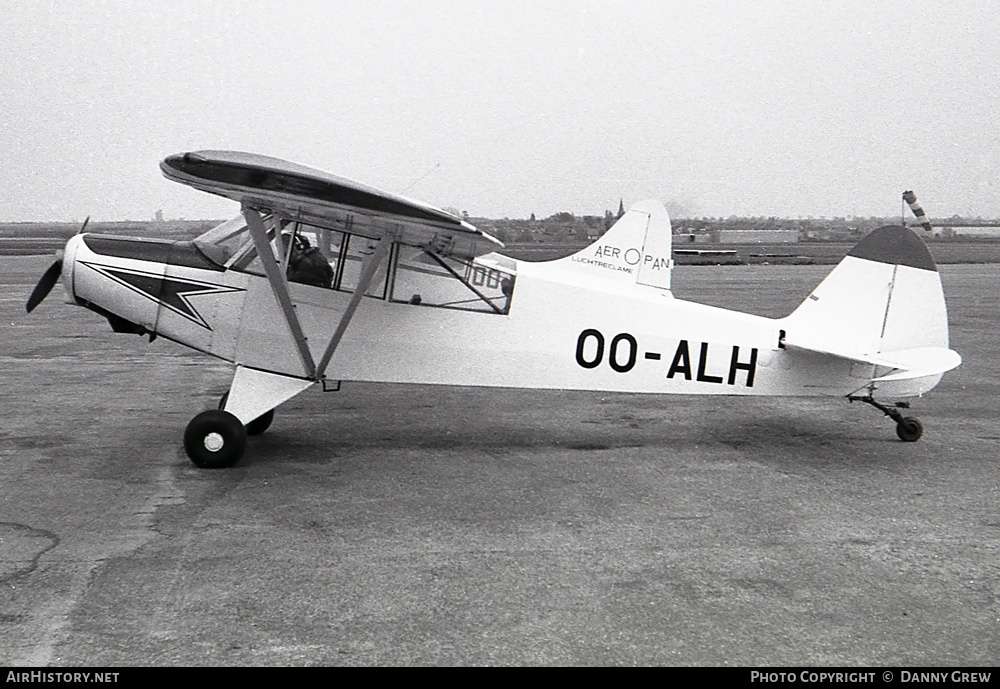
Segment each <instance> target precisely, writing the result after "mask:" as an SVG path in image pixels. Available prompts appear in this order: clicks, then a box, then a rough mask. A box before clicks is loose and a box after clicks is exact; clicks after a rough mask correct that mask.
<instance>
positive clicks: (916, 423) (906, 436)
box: [896, 416, 924, 443]
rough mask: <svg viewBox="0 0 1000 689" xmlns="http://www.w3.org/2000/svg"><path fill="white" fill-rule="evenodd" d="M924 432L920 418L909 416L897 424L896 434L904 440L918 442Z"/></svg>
mask: <svg viewBox="0 0 1000 689" xmlns="http://www.w3.org/2000/svg"><path fill="white" fill-rule="evenodd" d="M923 434H924V426H923V424H921V423H920V420H919V419H915V418H913V417H912V416H907V417H906V418H904V419H902V420H900V421H899V423H897V424H896V435H898V436H899V439H900V440H902V441H904V442H907V443H913V442H916V441H918V440H920V436H922V435H923Z"/></svg>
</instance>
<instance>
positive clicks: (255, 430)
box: [219, 392, 274, 435]
mask: <svg viewBox="0 0 1000 689" xmlns="http://www.w3.org/2000/svg"><path fill="white" fill-rule="evenodd" d="M228 399H229V393H228V392H227V393H226V394H225V395H223V396H222V399H221V400H219V409H222V408H223V407H225V406H226V400H228ZM273 421H274V410H273V409H271V410H270V411H266V412H264V413H263V414H261V415H260V416H258V417H257V418H256V419H254V420H253V421H251V422H250V423H248V424H247V435H260V434H261V433H263V432H264V431H266V430H267V429H268V428H270V427H271V423H272V422H273Z"/></svg>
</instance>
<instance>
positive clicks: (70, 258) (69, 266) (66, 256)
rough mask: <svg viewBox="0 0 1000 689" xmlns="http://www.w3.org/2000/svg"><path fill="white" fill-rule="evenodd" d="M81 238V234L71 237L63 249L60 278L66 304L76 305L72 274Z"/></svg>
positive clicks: (81, 241)
mask: <svg viewBox="0 0 1000 689" xmlns="http://www.w3.org/2000/svg"><path fill="white" fill-rule="evenodd" d="M83 237H84V235H82V234H77V235H73V236H72V237H70V239H69V241H68V242H66V248H64V249H63V257H62V276H61V277H62V283H63V287H64V288H65V289H66V303H67V304H75V303H76V293H75V292H74V291H73V272H74V269H75V268H76V254H77V252H78V251H79V249H80V245H81V244H82V243H83Z"/></svg>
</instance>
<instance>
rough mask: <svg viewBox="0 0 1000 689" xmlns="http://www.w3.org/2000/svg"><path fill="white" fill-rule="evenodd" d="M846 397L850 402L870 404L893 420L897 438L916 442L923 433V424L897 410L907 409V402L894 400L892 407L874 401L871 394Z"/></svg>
mask: <svg viewBox="0 0 1000 689" xmlns="http://www.w3.org/2000/svg"><path fill="white" fill-rule="evenodd" d="M847 399H848V400H850V401H851V402H864V403H865V404H870V405H871V406H873V407H875V408H876V409H878V410H879V411H881V412H882V413H883V414H885V415H886V416H888V417H889V418H891V419H892V420H893V421H895V422H896V435H898V436H899V439H900V440H902V441H904V442H907V443H912V442H916V441H917V440H920V436H922V435H923V434H924V426H923V424H921V423H920V420H919V419H917V418H915V417H912V416H903V415H902V414H901V413H900V412H899V410H900V409H909V408H910V403H909V402H896V404H895V406H894V407H888V406H886V405H884V404H882V403H880V402H876V401H875V399H874V398H873V397H872V396H871V395H866V396H864V397H856V396H854V395H848V396H847Z"/></svg>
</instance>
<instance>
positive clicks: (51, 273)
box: [24, 259, 63, 313]
mask: <svg viewBox="0 0 1000 689" xmlns="http://www.w3.org/2000/svg"><path fill="white" fill-rule="evenodd" d="M62 266H63V262H62V259H59V260H57V261H56V262H55V263H53V264H52V265H50V266H49V269H48V270H46V271H45V274H44V275H42V278H41V280H39V281H38V284H37V285H35V289H33V290H32V291H31V296H30V297H28V303H27V304H25V305H24V308H25V309H26V310H27V312H28V313H31V312H32V311H34V310H35V307H36V306H38V305H39V304H41V303H42V300H43V299H45V297H47V296H49V292H51V291H52V288H53V287H55V286H56V283H57V282H59V275H60V274H61V273H62Z"/></svg>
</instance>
